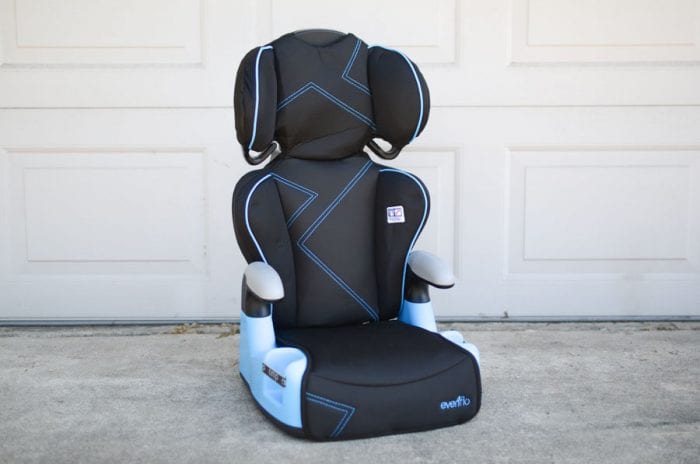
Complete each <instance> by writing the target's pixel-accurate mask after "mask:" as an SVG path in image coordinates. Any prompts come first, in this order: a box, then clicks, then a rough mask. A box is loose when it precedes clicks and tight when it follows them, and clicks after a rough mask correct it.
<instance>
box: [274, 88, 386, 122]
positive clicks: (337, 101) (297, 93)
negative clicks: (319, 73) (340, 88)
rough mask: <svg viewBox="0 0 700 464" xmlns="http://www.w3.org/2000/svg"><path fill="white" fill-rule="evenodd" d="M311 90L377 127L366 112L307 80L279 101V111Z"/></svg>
mask: <svg viewBox="0 0 700 464" xmlns="http://www.w3.org/2000/svg"><path fill="white" fill-rule="evenodd" d="M309 90H315V91H316V92H318V93H320V94H321V95H322V96H324V97H326V98H327V99H329V100H330V101H332V102H333V103H335V104H336V105H337V106H339V107H340V108H341V109H343V110H345V111H347V112H348V113H350V114H351V115H353V116H355V117H356V118H357V119H359V120H360V121H362V122H364V123H365V124H367V125H368V126H369V127H371V128H372V129H375V125H374V121H372V120H371V119H370V118H368V117H367V116H365V115H364V114H362V113H360V112H359V111H357V110H356V109H355V108H352V107H351V106H349V105H348V104H347V103H345V102H344V101H342V100H340V99H339V98H338V97H336V96H335V95H333V94H332V93H330V92H328V91H327V90H325V89H324V88H322V87H321V86H319V85H318V84H316V83H315V82H307V83H306V84H304V85H303V86H301V87H300V88H299V89H297V90H296V91H295V92H294V93H292V94H291V95H289V96H288V97H287V98H285V99H284V100H282V101H281V102H279V104H278V105H277V111H280V110H281V109H282V108H284V107H285V106H287V105H289V104H290V103H291V102H292V101H294V100H296V99H297V98H298V97H300V96H301V95H302V94H304V93H306V92H307V91H309Z"/></svg>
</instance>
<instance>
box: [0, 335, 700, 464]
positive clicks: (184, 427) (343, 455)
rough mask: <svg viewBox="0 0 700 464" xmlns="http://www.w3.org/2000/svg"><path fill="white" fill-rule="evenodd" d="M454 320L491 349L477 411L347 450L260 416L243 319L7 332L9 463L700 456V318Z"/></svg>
mask: <svg viewBox="0 0 700 464" xmlns="http://www.w3.org/2000/svg"><path fill="white" fill-rule="evenodd" d="M443 325H444V326H445V327H447V326H451V327H453V328H456V329H458V330H461V331H463V332H464V333H465V334H466V335H467V338H468V339H469V340H470V341H472V342H474V343H476V344H477V346H479V348H480V349H481V353H482V370H483V373H482V375H483V384H484V385H483V388H484V399H483V406H482V409H481V412H480V413H479V415H478V416H477V417H476V419H475V420H473V421H472V422H469V423H467V424H464V425H461V426H457V427H452V428H448V429H441V430H436V431H431V432H424V433H416V434H406V435H398V436H390V437H382V438H375V439H369V440H356V441H348V442H336V443H314V442H309V441H305V440H300V439H295V438H291V437H289V436H287V435H285V434H284V433H282V432H280V431H279V430H277V429H276V428H275V427H274V426H273V425H272V424H271V423H270V422H268V421H267V420H266V419H265V418H264V417H263V415H262V414H261V413H260V412H259V411H258V410H257V409H256V407H255V406H254V404H253V402H252V400H251V398H250V396H249V394H248V392H247V391H246V389H245V387H244V385H243V382H242V381H241V380H240V378H239V377H238V374H237V358H238V353H237V345H238V336H237V335H236V332H237V327H236V326H232V325H222V326H196V325H194V326H167V327H143V326H126V327H104V328H103V327H82V328H10V327H6V328H0V462H3V463H4V462H50V463H62V462H65V463H76V462H144V463H161V462H162V463H172V462H194V463H206V462H226V463H232V462H242V463H254V462H265V463H275V464H280V463H286V462H298V463H324V464H326V463H335V462H352V463H358V462H368V463H391V462H400V463H413V462H464V463H486V462H532V463H545V462H552V463H568V462H581V463H598V462H615V463H618V462H619V463H632V462H635V463H638V462H639V463H641V462H645V463H646V462H648V463H677V462H687V463H698V462H700V323H691V322H687V323H678V322H676V323H617V324H616V323H582V324H568V323H567V324H521V323H481V324H443Z"/></svg>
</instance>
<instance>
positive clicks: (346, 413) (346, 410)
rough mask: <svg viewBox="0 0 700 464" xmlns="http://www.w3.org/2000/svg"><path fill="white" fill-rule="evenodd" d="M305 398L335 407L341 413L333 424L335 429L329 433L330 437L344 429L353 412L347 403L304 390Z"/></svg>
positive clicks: (334, 436)
mask: <svg viewBox="0 0 700 464" xmlns="http://www.w3.org/2000/svg"><path fill="white" fill-rule="evenodd" d="M306 399H307V400H308V401H312V402H314V403H317V404H320V405H321V406H326V407H328V408H331V409H335V410H336V411H340V412H342V413H343V417H341V418H340V421H339V422H338V425H336V426H335V429H334V430H333V432H332V433H331V438H336V437H337V436H338V435H340V434H341V433H342V432H343V430H344V429H345V427H346V426H347V425H348V422H350V418H351V417H352V415H353V414H355V408H354V407H352V406H350V405H349V404H344V403H339V402H337V401H333V400H329V399H328V398H324V397H322V396H319V395H315V394H313V393H310V392H306Z"/></svg>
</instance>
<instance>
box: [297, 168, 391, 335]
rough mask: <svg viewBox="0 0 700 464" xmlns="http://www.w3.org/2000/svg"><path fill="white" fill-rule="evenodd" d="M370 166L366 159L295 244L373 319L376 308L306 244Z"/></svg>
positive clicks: (376, 315) (375, 316)
mask: <svg viewBox="0 0 700 464" xmlns="http://www.w3.org/2000/svg"><path fill="white" fill-rule="evenodd" d="M370 166H372V161H367V163H366V164H365V165H364V166H363V167H362V168H361V169H360V170H359V171H358V172H357V174H355V176H354V177H353V178H352V179H351V180H350V182H349V183H348V184H347V185H346V186H345V188H344V189H343V190H342V191H341V192H340V193H339V194H338V196H337V197H336V198H335V199H334V200H333V201H332V202H331V203H330V204H329V205H328V207H326V209H325V210H324V211H323V212H322V213H321V215H320V216H319V217H317V218H316V220H315V221H314V222H313V223H312V224H311V225H310V226H309V228H308V229H306V231H305V232H304V233H303V234H301V236H300V237H299V240H297V245H298V246H299V248H300V249H301V251H303V252H304V253H305V254H306V255H307V256H308V257H309V258H311V260H312V261H314V262H315V263H316V264H317V265H318V267H320V268H321V269H322V270H323V271H324V272H325V273H326V274H328V276H329V277H330V278H331V279H333V281H334V282H335V283H337V284H338V285H339V286H340V287H341V288H342V289H343V290H345V291H346V292H347V293H348V294H349V295H350V296H351V297H352V298H353V299H354V300H355V301H357V302H358V303H359V304H360V306H362V308H364V310H365V311H367V313H368V314H369V315H370V316H371V317H372V319H374V320H375V321H376V320H378V319H379V315H378V312H377V310H375V309H374V308H372V306H370V305H369V304H368V303H367V302H366V301H365V300H364V299H362V297H361V296H360V295H358V294H357V292H355V291H354V290H353V289H352V288H350V286H349V285H348V284H346V283H345V282H344V281H343V279H341V278H340V277H339V276H338V275H337V274H336V273H335V272H333V270H332V269H331V268H330V267H328V266H327V265H326V263H324V262H323V261H321V259H320V258H319V257H318V256H316V255H315V254H314V252H313V251H311V250H310V249H309V247H307V246H306V242H307V240H309V238H311V236H312V235H313V233H314V232H316V230H317V229H318V227H319V226H320V225H321V224H322V223H323V221H325V220H326V218H327V217H328V216H329V215H330V214H331V213H332V212H333V210H334V209H335V208H336V206H338V204H340V202H341V201H342V200H343V198H345V196H346V195H347V194H348V193H349V192H350V190H352V188H353V187H354V186H355V185H356V184H357V183H358V182H359V181H360V179H361V178H362V176H364V175H365V173H366V172H367V171H368V170H369V168H370Z"/></svg>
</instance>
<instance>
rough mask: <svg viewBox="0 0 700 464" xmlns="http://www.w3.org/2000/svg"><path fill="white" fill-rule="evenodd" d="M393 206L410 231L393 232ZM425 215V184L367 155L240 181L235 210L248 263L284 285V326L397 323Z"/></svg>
mask: <svg viewBox="0 0 700 464" xmlns="http://www.w3.org/2000/svg"><path fill="white" fill-rule="evenodd" d="M246 205H248V209H247V213H246ZM396 206H401V207H403V211H404V218H405V222H401V223H389V222H387V208H390V207H396ZM428 210H429V197H428V195H427V189H426V188H425V186H424V185H423V184H422V183H421V182H420V180H418V179H417V178H416V177H415V176H412V175H410V174H407V173H404V172H402V171H398V170H396V169H392V168H387V167H385V166H381V165H378V164H376V163H374V162H372V161H371V160H370V159H369V158H368V157H367V155H366V154H364V153H358V154H356V155H355V156H350V157H346V158H343V159H341V160H337V161H335V162H332V163H329V162H327V161H313V160H303V159H296V158H286V157H284V158H280V159H277V160H276V161H274V162H273V163H271V164H270V165H269V166H268V167H267V168H265V169H263V170H259V171H253V172H252V173H250V174H249V175H247V176H244V177H243V178H242V179H241V181H240V182H239V183H238V186H237V187H236V191H235V192H234V202H233V215H234V225H235V231H236V237H237V239H238V243H239V245H240V247H241V250H242V251H243V255H244V256H245V258H246V260H248V261H249V262H252V261H258V260H263V261H266V262H268V263H269V264H270V265H272V266H273V267H274V268H275V269H276V270H277V271H278V272H279V274H280V277H282V281H283V283H284V288H285V297H284V299H282V300H281V301H280V302H277V303H275V304H274V305H273V318H274V320H275V324H277V325H278V326H279V327H312V326H337V325H346V324H357V323H363V322H368V321H375V320H380V319H381V320H386V319H391V318H394V317H396V316H397V314H398V311H399V309H400V305H401V301H402V292H403V274H404V269H405V263H406V256H407V254H408V252H409V248H410V246H411V244H412V243H413V241H414V240H415V239H416V238H417V236H418V234H419V233H420V230H421V229H422V227H423V225H424V224H425V221H426V219H427V215H428ZM256 241H257V243H258V245H257V246H256V244H255V242H256ZM258 247H259V248H258ZM261 252H262V254H261Z"/></svg>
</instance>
